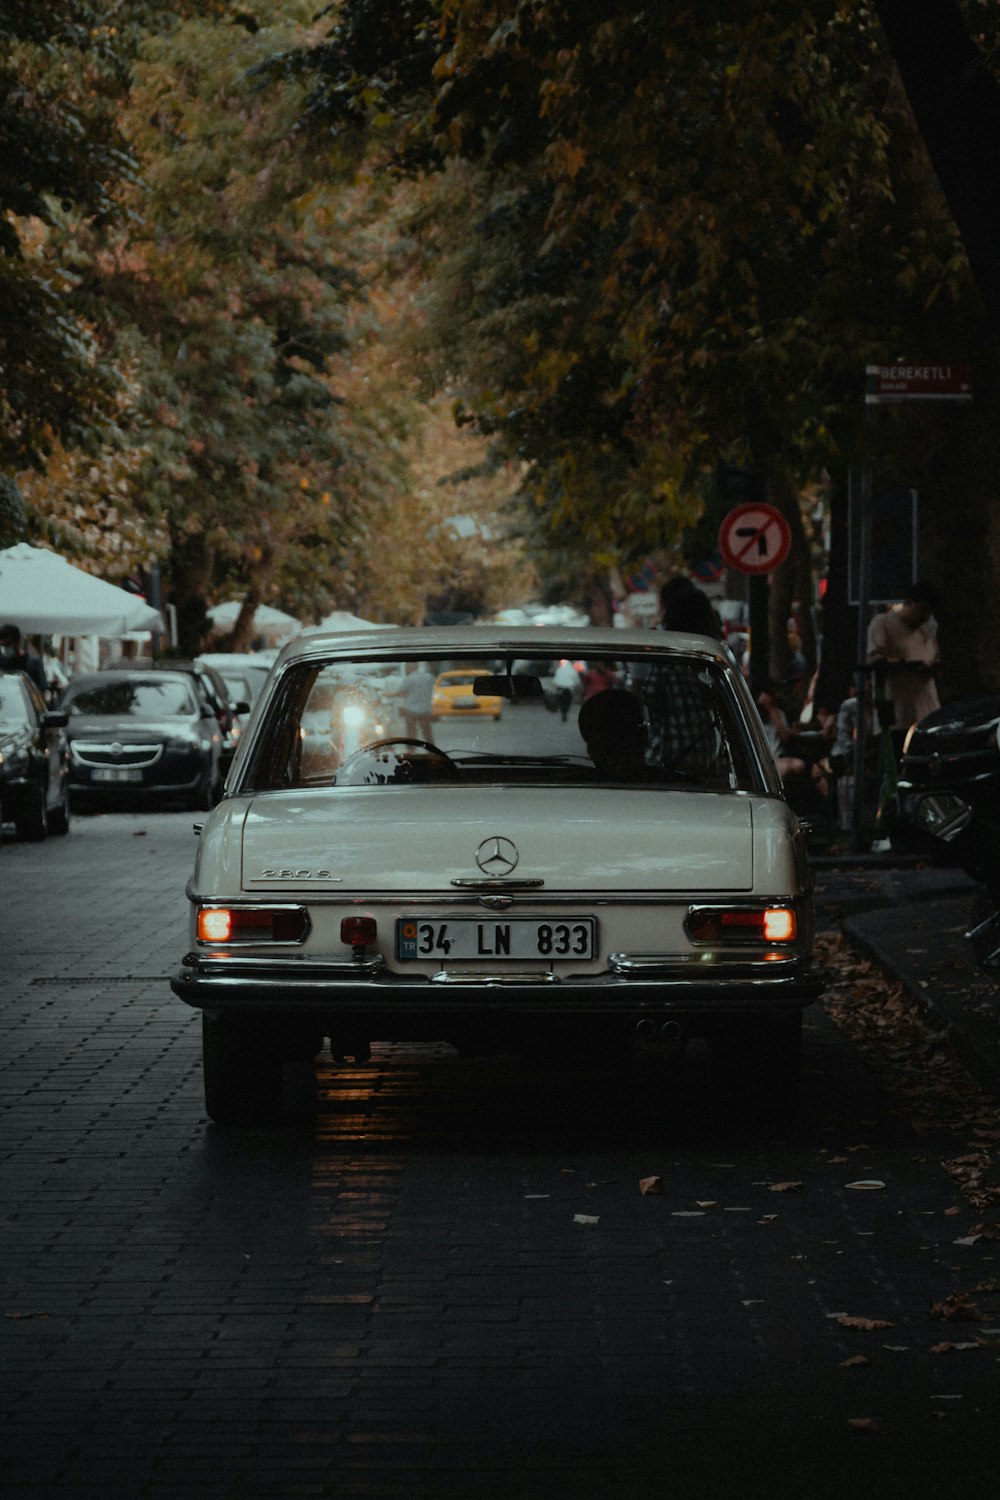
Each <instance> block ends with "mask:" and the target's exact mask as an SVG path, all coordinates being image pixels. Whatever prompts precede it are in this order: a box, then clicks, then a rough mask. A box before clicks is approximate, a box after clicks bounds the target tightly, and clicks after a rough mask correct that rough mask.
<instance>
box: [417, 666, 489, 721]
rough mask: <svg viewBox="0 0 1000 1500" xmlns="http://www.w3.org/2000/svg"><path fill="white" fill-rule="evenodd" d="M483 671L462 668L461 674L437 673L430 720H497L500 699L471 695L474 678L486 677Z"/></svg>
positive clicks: (483, 668)
mask: <svg viewBox="0 0 1000 1500" xmlns="http://www.w3.org/2000/svg"><path fill="white" fill-rule="evenodd" d="M488 671H489V669H488V668H487V667H463V668H462V669H461V671H452V672H441V673H439V674H438V678H437V681H436V682H435V683H434V702H433V706H432V708H431V716H432V718H434V719H450V718H456V719H499V717H500V714H501V713H502V711H503V699H502V698H495V697H485V696H479V695H477V694H476V693H475V692H474V691H473V688H474V686H475V682H476V678H477V677H483V676H485V675H487V673H488Z"/></svg>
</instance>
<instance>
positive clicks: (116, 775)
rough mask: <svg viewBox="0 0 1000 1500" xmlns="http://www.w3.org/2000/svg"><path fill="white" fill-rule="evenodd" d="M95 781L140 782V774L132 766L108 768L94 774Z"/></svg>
mask: <svg viewBox="0 0 1000 1500" xmlns="http://www.w3.org/2000/svg"><path fill="white" fill-rule="evenodd" d="M94 780H95V781H141V780H142V772H141V771H139V770H137V769H135V768H134V767H132V766H108V767H106V768H105V769H103V770H100V771H95V772H94Z"/></svg>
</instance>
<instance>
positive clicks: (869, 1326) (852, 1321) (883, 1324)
mask: <svg viewBox="0 0 1000 1500" xmlns="http://www.w3.org/2000/svg"><path fill="white" fill-rule="evenodd" d="M837 1322H838V1323H839V1324H840V1326H841V1327H842V1328H864V1329H866V1330H868V1331H869V1332H871V1331H873V1330H875V1329H878V1328H895V1326H896V1325H895V1323H890V1322H888V1321H887V1319H885V1318H853V1317H851V1315H850V1313H842V1314H841V1316H840V1317H839V1318H838V1319H837Z"/></svg>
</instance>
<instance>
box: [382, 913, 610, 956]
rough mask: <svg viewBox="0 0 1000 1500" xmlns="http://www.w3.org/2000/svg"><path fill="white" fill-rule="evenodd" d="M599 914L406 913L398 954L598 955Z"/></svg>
mask: <svg viewBox="0 0 1000 1500" xmlns="http://www.w3.org/2000/svg"><path fill="white" fill-rule="evenodd" d="M596 925H597V924H596V920H595V918H594V917H508V918H506V919H504V918H496V917H488V918H486V919H484V920H480V919H479V918H473V919H469V918H465V917H463V918H460V919H458V920H449V921H447V922H432V921H429V920H427V919H426V918H424V917H400V918H399V920H398V921H397V923H396V957H397V958H452V959H458V958H471V959H477V958H488V959H505V958H513V959H525V958H542V959H545V958H593V956H594V943H595V929H596Z"/></svg>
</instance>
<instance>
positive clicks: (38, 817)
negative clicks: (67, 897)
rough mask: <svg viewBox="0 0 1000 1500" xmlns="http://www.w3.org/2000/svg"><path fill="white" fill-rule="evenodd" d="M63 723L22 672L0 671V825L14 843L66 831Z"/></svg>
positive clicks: (66, 793) (65, 775)
mask: <svg viewBox="0 0 1000 1500" xmlns="http://www.w3.org/2000/svg"><path fill="white" fill-rule="evenodd" d="M65 724H66V714H65V713H64V712H61V711H60V712H50V711H48V710H47V709H46V707H45V702H44V700H43V698H42V695H41V694H40V693H39V692H38V689H37V688H36V687H35V685H34V683H32V682H31V681H30V679H29V678H28V677H27V676H26V675H25V674H24V673H23V672H0V821H2V822H4V823H8V822H12V823H13V824H14V827H15V830H16V832H17V837H18V838H19V839H43V838H45V836H46V834H49V833H68V831H69V800H68V797H69V786H68V762H69V755H68V751H67V747H66V736H65V735H64V734H63V728H64V726H65Z"/></svg>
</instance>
